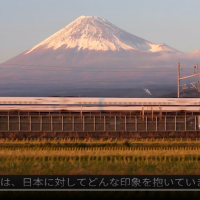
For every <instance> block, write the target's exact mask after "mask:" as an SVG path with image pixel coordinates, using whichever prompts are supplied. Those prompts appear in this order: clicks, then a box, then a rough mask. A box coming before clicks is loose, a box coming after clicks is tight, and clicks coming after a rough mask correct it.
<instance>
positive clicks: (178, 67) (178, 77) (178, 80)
mask: <svg viewBox="0 0 200 200" xmlns="http://www.w3.org/2000/svg"><path fill="white" fill-rule="evenodd" d="M177 87H178V88H177V93H178V94H177V97H178V98H179V93H180V91H179V89H180V62H178V64H177Z"/></svg>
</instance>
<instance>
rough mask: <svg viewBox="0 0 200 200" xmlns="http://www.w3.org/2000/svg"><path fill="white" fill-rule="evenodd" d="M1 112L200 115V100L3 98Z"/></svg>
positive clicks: (1, 99) (1, 98) (0, 105)
mask: <svg viewBox="0 0 200 200" xmlns="http://www.w3.org/2000/svg"><path fill="white" fill-rule="evenodd" d="M0 110H41V111H42V110H45V111H46V110H48V111H51V110H68V111H95V110H105V111H137V110H138V111H141V110H145V111H149V110H154V111H160V110H162V111H179V110H185V111H192V112H195V111H198V112H199V111H200V98H106V97H105V98H104V97H0Z"/></svg>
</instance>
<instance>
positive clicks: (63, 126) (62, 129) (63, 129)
mask: <svg viewBox="0 0 200 200" xmlns="http://www.w3.org/2000/svg"><path fill="white" fill-rule="evenodd" d="M63 130H64V125H63V116H62V131H63Z"/></svg>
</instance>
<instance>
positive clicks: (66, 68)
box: [0, 64, 191, 72]
mask: <svg viewBox="0 0 200 200" xmlns="http://www.w3.org/2000/svg"><path fill="white" fill-rule="evenodd" d="M1 65H4V66H13V65H16V66H33V67H48V68H49V67H54V68H56V70H54V69H53V70H52V71H63V70H57V69H58V68H65V69H64V70H68V69H73V70H74V69H78V70H85V69H87V70H88V67H87V68H81V67H68V66H43V65H26V64H1ZM137 67H138V66H137ZM140 67H141V66H140ZM89 68H92V70H94V69H98V68H100V69H101V70H100V71H102V67H96V66H95V67H89ZM0 69H16V68H2V67H1V68H0ZM18 69H19V70H49V69H41V68H39V69H38V68H36V69H27V68H23V69H20V68H18ZM104 69H118V70H121V69H120V68H119V67H104ZM126 69H131V70H134V71H147V70H148V71H161V72H169V71H172V72H176V69H174V70H160V69H159V70H158V69H153V70H152V69H151V70H149V67H148V68H143V69H133V68H132V67H127V68H126ZM49 71H51V69H50V70H49ZM95 71H96V70H95ZM123 71H124V70H123ZM184 71H191V70H188V69H186V70H184ZM97 72H99V71H97ZM111 72H114V71H111ZM120 72H121V71H120Z"/></svg>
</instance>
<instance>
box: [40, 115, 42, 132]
mask: <svg viewBox="0 0 200 200" xmlns="http://www.w3.org/2000/svg"><path fill="white" fill-rule="evenodd" d="M40 131H42V116H41V115H40Z"/></svg>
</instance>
